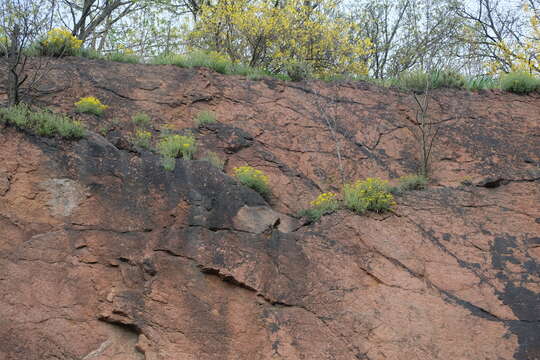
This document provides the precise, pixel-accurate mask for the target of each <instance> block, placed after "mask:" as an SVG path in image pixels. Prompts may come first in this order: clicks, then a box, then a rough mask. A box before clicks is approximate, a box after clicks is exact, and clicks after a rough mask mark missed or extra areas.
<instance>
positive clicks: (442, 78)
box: [390, 70, 465, 93]
mask: <svg viewBox="0 0 540 360" xmlns="http://www.w3.org/2000/svg"><path fill="white" fill-rule="evenodd" d="M390 83H391V84H392V85H394V86H397V87H399V88H401V89H403V90H412V91H414V92H417V93H423V92H424V91H425V90H426V89H439V88H455V89H460V88H463V87H464V86H465V79H464V78H463V76H462V75H460V74H459V73H457V72H455V71H451V70H440V71H432V72H424V71H412V72H404V73H402V74H401V75H400V76H398V77H397V78H396V79H393V80H391V81H390Z"/></svg>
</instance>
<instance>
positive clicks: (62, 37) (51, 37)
mask: <svg viewBox="0 0 540 360" xmlns="http://www.w3.org/2000/svg"><path fill="white" fill-rule="evenodd" d="M81 45H82V41H81V40H79V39H77V37H75V36H73V35H72V34H71V32H70V31H69V30H68V29H65V28H56V29H52V30H50V31H49V32H48V33H47V36H46V37H45V38H44V39H42V40H40V41H39V43H38V50H39V53H40V55H44V56H54V57H61V56H72V55H76V54H77V53H78V51H79V49H80V48H81Z"/></svg>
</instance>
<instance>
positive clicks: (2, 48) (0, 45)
mask: <svg viewBox="0 0 540 360" xmlns="http://www.w3.org/2000/svg"><path fill="white" fill-rule="evenodd" d="M9 46H10V41H9V39H8V37H7V36H5V35H2V32H1V31H0V56H5V55H7V53H8V49H9Z"/></svg>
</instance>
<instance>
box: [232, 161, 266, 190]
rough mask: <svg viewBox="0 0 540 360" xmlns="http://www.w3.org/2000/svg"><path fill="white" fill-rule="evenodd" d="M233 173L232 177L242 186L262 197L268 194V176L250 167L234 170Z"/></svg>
mask: <svg viewBox="0 0 540 360" xmlns="http://www.w3.org/2000/svg"><path fill="white" fill-rule="evenodd" d="M233 171H234V176H235V177H236V178H237V179H238V181H240V183H242V184H243V185H245V186H247V187H249V188H252V189H253V190H255V191H257V192H258V193H259V194H261V195H262V196H264V197H266V196H268V195H269V194H270V187H269V183H268V176H266V175H265V174H264V173H263V172H262V171H261V170H257V169H255V168H253V167H251V166H240V167H236V168H234V169H233Z"/></svg>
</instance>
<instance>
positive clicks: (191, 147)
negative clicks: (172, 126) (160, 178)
mask: <svg viewBox="0 0 540 360" xmlns="http://www.w3.org/2000/svg"><path fill="white" fill-rule="evenodd" d="M157 150H158V152H159V153H160V154H161V163H162V165H163V167H164V168H165V170H169V171H172V170H174V167H175V164H176V160H175V159H176V158H179V157H182V159H184V160H191V158H192V157H193V154H194V153H195V151H196V150H197V141H196V140H195V138H194V137H193V135H189V134H188V135H178V134H174V135H172V134H168V135H165V136H163V137H162V138H161V140H160V141H159V143H158V144H157Z"/></svg>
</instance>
